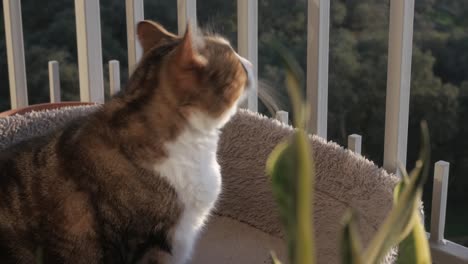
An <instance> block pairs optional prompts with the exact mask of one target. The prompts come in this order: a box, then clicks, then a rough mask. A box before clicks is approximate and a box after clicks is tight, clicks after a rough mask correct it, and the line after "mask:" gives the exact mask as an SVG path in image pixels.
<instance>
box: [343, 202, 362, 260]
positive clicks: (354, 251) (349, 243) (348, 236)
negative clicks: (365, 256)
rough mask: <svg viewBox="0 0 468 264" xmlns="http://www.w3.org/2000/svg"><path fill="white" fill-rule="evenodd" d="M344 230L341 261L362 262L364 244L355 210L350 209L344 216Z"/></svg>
mask: <svg viewBox="0 0 468 264" xmlns="http://www.w3.org/2000/svg"><path fill="white" fill-rule="evenodd" d="M343 223H344V227H343V231H342V238H341V263H342V264H361V263H363V261H362V257H361V254H362V246H361V239H360V237H359V233H358V229H357V227H356V219H355V215H354V213H353V212H351V211H348V212H347V213H346V214H345V216H344V218H343Z"/></svg>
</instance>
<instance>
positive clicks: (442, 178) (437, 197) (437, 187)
mask: <svg viewBox="0 0 468 264" xmlns="http://www.w3.org/2000/svg"><path fill="white" fill-rule="evenodd" d="M449 170H450V163H448V162H446V161H438V162H436V164H435V168H434V187H433V190H432V210H431V211H432V212H431V237H430V240H431V242H435V243H444V230H445V212H446V208H447V187H448V177H449Z"/></svg>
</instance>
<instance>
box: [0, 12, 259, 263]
mask: <svg viewBox="0 0 468 264" xmlns="http://www.w3.org/2000/svg"><path fill="white" fill-rule="evenodd" d="M137 31H138V37H139V40H140V43H141V46H142V48H143V53H144V54H143V58H142V60H141V62H140V63H139V65H138V66H137V68H136V69H135V71H134V73H133V74H132V76H131V78H130V80H129V83H128V85H127V87H126V89H124V90H123V91H122V92H121V93H120V94H118V95H116V96H115V97H114V98H112V99H111V100H110V101H109V102H108V103H106V104H104V105H102V107H101V108H100V109H99V110H98V111H97V112H95V113H93V114H91V115H90V116H88V117H86V118H83V119H79V120H76V121H74V122H72V123H71V124H69V125H68V126H66V127H65V128H63V129H60V130H57V131H55V132H54V133H52V134H50V135H46V136H43V137H40V138H35V139H32V140H29V141H26V142H23V143H20V144H18V145H16V146H13V147H11V148H9V149H7V150H5V151H3V152H2V153H1V154H0V197H1V199H0V263H34V261H35V258H36V253H37V252H38V251H37V250H38V249H41V252H42V255H43V258H44V263H86V264H92V263H186V262H187V261H189V259H190V256H191V253H192V249H193V247H194V244H195V243H196V239H197V235H198V233H199V232H200V230H201V228H202V227H203V224H204V223H205V222H206V220H207V218H208V216H209V214H210V211H211V210H212V208H213V206H214V205H215V203H216V200H217V198H218V196H219V194H220V192H221V188H222V187H221V175H220V167H219V165H218V163H217V160H216V151H217V144H218V138H219V129H220V128H222V127H223V125H224V124H226V122H228V121H229V119H230V117H231V116H232V115H233V114H234V113H235V111H236V108H237V105H238V103H239V101H240V100H241V99H242V98H243V97H244V94H245V92H246V88H247V86H248V85H249V84H251V83H252V81H253V78H252V76H253V74H252V65H251V64H250V63H249V62H248V61H247V60H245V59H243V58H242V57H240V56H239V55H238V54H237V53H235V52H234V51H233V49H232V48H231V47H230V45H229V43H228V42H227V41H226V40H224V39H223V38H221V37H219V36H212V35H207V36H204V35H200V34H199V33H198V32H196V31H195V32H194V31H193V30H192V29H191V28H190V26H188V27H187V31H186V33H185V34H184V36H183V37H178V36H175V35H174V34H171V33H169V32H167V31H166V30H165V29H164V28H163V27H162V26H160V25H159V24H157V23H155V22H152V21H143V22H140V23H139V24H138V30H137Z"/></svg>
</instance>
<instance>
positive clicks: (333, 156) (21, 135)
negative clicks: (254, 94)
mask: <svg viewBox="0 0 468 264" xmlns="http://www.w3.org/2000/svg"><path fill="white" fill-rule="evenodd" d="M97 107H99V106H96V105H93V106H77V107H65V108H61V109H55V110H46V111H41V112H31V113H27V114H25V115H15V116H11V117H6V118H0V150H2V149H4V148H6V147H8V146H9V145H12V144H14V143H16V142H19V141H21V140H24V139H27V138H30V137H32V136H38V135H42V134H44V133H47V132H50V131H52V130H54V129H56V128H58V127H61V126H63V125H64V124H66V123H67V122H68V121H70V120H72V119H74V118H76V117H79V116H83V115H86V114H89V113H91V112H92V111H94V110H95V109H96V108H97ZM292 132H293V129H292V127H290V126H285V125H283V124H281V123H280V122H278V121H276V120H273V119H269V118H266V117H264V116H262V115H259V114H257V113H252V112H249V111H247V110H240V111H239V112H238V113H237V115H236V116H234V118H233V119H232V120H231V122H229V123H228V124H227V125H226V126H225V127H224V129H223V133H222V135H221V141H220V145H219V150H218V156H219V163H220V164H221V168H222V175H223V192H222V194H221V197H220V200H219V202H218V204H217V207H216V210H215V212H214V215H213V217H212V218H211V219H210V221H209V223H208V224H207V226H206V229H205V230H204V232H203V234H202V235H201V237H200V241H199V243H198V244H197V248H196V249H195V252H194V260H193V263H270V259H269V254H270V250H271V249H273V250H274V251H275V252H277V254H278V255H279V256H280V258H281V259H283V260H285V258H286V244H285V237H284V236H285V235H284V232H283V229H282V225H281V223H280V221H279V217H278V213H277V207H276V203H275V202H274V199H273V196H272V191H271V186H270V182H269V179H268V176H267V175H265V162H266V159H267V157H268V155H269V154H270V152H271V151H272V149H273V148H274V147H275V146H276V145H277V144H278V143H279V142H281V140H283V139H284V138H285V137H287V136H290V135H291V134H292ZM310 141H311V144H312V147H313V153H314V154H313V155H314V160H315V166H316V172H317V175H316V180H315V181H316V186H315V205H314V215H313V218H314V223H315V235H316V237H315V239H316V247H317V251H316V252H317V260H318V263H339V240H340V235H341V232H340V230H341V225H340V221H341V218H342V217H343V214H344V213H345V212H346V210H347V209H348V208H353V209H354V210H355V211H356V212H357V213H358V215H359V218H358V219H359V229H360V233H361V237H362V239H363V244H364V245H367V244H368V242H369V240H370V238H371V237H372V236H373V235H374V233H375V232H376V230H377V228H378V227H379V226H380V225H381V223H382V222H383V220H384V218H385V216H386V215H387V214H388V212H389V211H390V209H391V207H392V197H393V196H392V192H393V188H394V186H395V185H396V183H397V181H398V179H397V178H396V177H395V176H394V175H390V174H388V173H387V172H385V171H384V170H383V169H380V168H378V167H377V166H376V165H375V164H373V163H372V162H370V161H369V160H367V159H365V158H363V157H362V156H360V155H356V154H354V153H353V152H351V151H349V150H345V149H343V148H342V147H340V146H339V145H337V144H335V143H332V142H327V141H325V140H324V139H322V138H319V137H316V136H311V137H310ZM395 252H396V251H395V250H393V251H392V252H390V254H388V256H387V257H386V259H385V261H384V262H385V263H392V262H393V260H394V256H395V254H396V253H395Z"/></svg>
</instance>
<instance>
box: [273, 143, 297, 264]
mask: <svg viewBox="0 0 468 264" xmlns="http://www.w3.org/2000/svg"><path fill="white" fill-rule="evenodd" d="M296 154H297V152H295V151H294V149H293V146H292V145H291V140H288V141H285V142H282V143H280V144H278V145H277V146H276V147H275V148H274V149H273V151H272V152H271V154H270V156H269V158H268V160H267V164H266V169H267V173H268V175H270V176H271V181H272V187H273V195H274V196H275V198H276V202H277V203H278V208H279V213H280V217H281V221H282V222H283V225H284V227H285V231H286V234H287V240H288V252H289V259H290V261H291V263H295V255H294V249H295V248H296V240H297V237H296V233H297V231H296V224H297V207H296V205H297V201H296V198H297V197H296V193H297V178H296V175H297V174H298V170H297V169H298V168H297V166H296V164H295V163H296V162H295V161H296V160H297V159H296Z"/></svg>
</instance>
